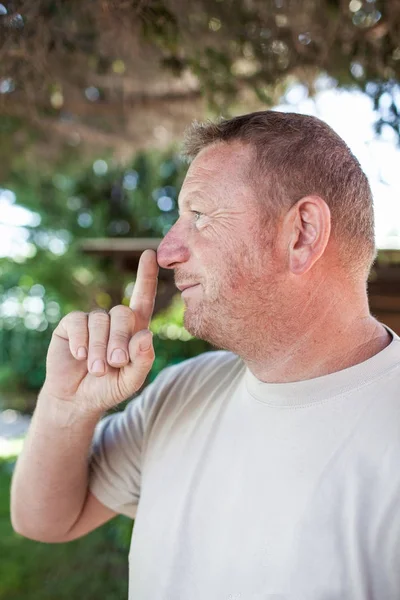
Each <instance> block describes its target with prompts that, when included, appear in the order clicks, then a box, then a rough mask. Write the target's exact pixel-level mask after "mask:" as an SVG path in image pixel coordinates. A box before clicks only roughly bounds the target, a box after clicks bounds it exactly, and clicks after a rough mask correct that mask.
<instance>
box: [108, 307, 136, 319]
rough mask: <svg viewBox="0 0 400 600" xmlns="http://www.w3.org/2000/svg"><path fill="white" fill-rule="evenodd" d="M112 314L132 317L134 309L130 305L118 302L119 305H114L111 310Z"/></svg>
mask: <svg viewBox="0 0 400 600" xmlns="http://www.w3.org/2000/svg"><path fill="white" fill-rule="evenodd" d="M110 315H112V316H114V315H115V316H120V317H126V318H130V317H131V316H132V310H131V309H130V308H129V306H125V304H117V306H113V307H112V309H111V310H110Z"/></svg>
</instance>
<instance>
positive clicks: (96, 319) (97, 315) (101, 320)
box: [89, 309, 110, 326]
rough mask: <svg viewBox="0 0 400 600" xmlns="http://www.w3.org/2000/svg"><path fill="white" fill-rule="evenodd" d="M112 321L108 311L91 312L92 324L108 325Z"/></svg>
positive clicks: (90, 321) (90, 320)
mask: <svg viewBox="0 0 400 600" xmlns="http://www.w3.org/2000/svg"><path fill="white" fill-rule="evenodd" d="M109 321H110V316H109V314H108V312H107V311H105V310H103V309H101V310H93V311H92V312H91V313H90V314H89V323H90V325H91V326H93V325H95V326H97V325H108V323H109Z"/></svg>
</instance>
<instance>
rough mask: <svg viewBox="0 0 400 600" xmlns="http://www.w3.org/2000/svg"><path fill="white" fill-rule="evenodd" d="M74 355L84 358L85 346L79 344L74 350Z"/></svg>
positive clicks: (85, 355) (85, 354)
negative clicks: (75, 350)
mask: <svg viewBox="0 0 400 600" xmlns="http://www.w3.org/2000/svg"><path fill="white" fill-rule="evenodd" d="M76 355H77V357H78V358H86V357H87V353H86V348H85V347H84V346H80V347H79V348H78V350H77V352H76Z"/></svg>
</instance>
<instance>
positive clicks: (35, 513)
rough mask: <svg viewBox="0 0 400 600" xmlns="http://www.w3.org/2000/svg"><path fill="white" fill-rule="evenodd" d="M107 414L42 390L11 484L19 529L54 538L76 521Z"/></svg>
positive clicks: (15, 523) (13, 512) (14, 518)
mask: <svg viewBox="0 0 400 600" xmlns="http://www.w3.org/2000/svg"><path fill="white" fill-rule="evenodd" d="M101 416H102V414H100V413H99V414H93V415H87V414H84V413H83V412H77V411H76V409H74V407H73V405H72V404H70V403H69V402H67V401H62V400H55V399H53V398H48V397H46V393H45V391H44V390H42V392H41V393H40V395H39V398H38V401H37V405H36V408H35V412H34V414H33V417H32V421H31V424H30V427H29V430H28V434H27V437H26V439H25V443H24V447H23V450H22V453H21V454H20V456H19V458H18V460H17V464H16V467H15V471H14V474H13V479H12V484H11V520H12V524H13V527H14V529H15V530H16V531H18V532H19V533H21V534H22V535H25V536H26V537H32V538H33V539H39V540H42V541H51V539H52V538H54V539H55V540H56V538H57V536H59V535H62V534H63V533H65V532H66V531H68V530H69V528H70V527H71V526H72V525H73V523H74V522H75V520H76V519H77V518H78V516H79V514H80V511H81V509H82V507H83V504H84V501H85V498H86V493H87V486H88V468H89V463H88V458H89V452H90V446H91V442H92V438H93V433H94V429H95V426H96V423H97V422H98V421H99V420H100V418H101Z"/></svg>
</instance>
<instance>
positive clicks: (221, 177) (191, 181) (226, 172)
mask: <svg viewBox="0 0 400 600" xmlns="http://www.w3.org/2000/svg"><path fill="white" fill-rule="evenodd" d="M252 159H253V156H252V150H251V148H250V146H249V145H245V144H242V143H240V142H230V143H229V144H228V143H225V142H217V143H215V144H213V145H212V146H208V147H206V148H204V149H203V150H202V151H201V152H200V153H199V154H198V155H197V156H196V158H195V159H194V160H193V162H192V164H191V165H190V167H189V169H188V172H187V175H186V178H185V180H184V182H183V185H182V191H181V193H182V195H183V196H185V195H186V194H189V193H190V192H191V191H195V190H196V189H203V190H204V191H206V190H207V189H210V188H213V191H214V193H215V192H216V191H217V190H220V191H221V193H226V192H227V191H229V190H231V191H232V190H233V189H235V188H236V189H243V188H248V187H249V181H248V172H249V167H250V163H251V160H252Z"/></svg>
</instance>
